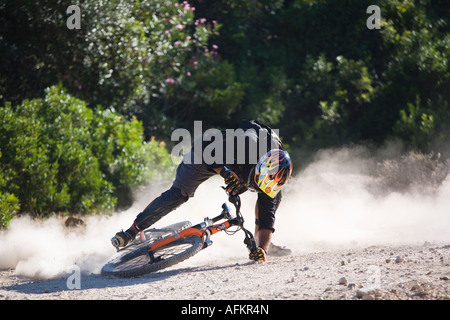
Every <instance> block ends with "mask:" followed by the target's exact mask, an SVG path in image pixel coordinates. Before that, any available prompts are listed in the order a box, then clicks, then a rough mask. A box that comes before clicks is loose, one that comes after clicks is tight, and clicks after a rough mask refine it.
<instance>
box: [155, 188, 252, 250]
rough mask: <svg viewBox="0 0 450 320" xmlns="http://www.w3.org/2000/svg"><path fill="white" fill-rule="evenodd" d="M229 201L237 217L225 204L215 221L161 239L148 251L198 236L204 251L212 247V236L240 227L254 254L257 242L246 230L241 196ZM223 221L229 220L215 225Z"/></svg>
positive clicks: (206, 219) (206, 220) (205, 220)
mask: <svg viewBox="0 0 450 320" xmlns="http://www.w3.org/2000/svg"><path fill="white" fill-rule="evenodd" d="M229 201H230V202H231V203H232V204H233V205H234V206H235V209H236V217H234V218H232V217H231V214H230V209H229V208H228V206H227V204H226V203H224V204H223V205H222V209H223V210H222V212H221V214H220V215H218V216H217V217H215V218H213V219H209V218H205V219H204V221H203V222H201V223H199V224H197V225H195V226H192V227H190V228H187V229H184V230H182V231H180V232H178V233H176V234H174V235H172V236H168V237H166V238H164V239H161V240H159V241H157V242H155V243H152V244H151V245H149V247H148V249H147V250H148V251H149V252H151V251H155V250H156V249H158V248H160V247H162V246H164V245H167V244H169V243H171V242H173V241H176V240H177V239H180V238H186V237H189V236H198V237H200V238H202V240H203V249H204V248H206V247H208V246H210V245H211V244H212V241H211V240H210V236H212V235H213V234H215V233H217V232H220V231H224V230H227V229H228V228H230V227H233V226H238V227H240V229H238V230H236V232H237V231H239V230H243V231H244V233H245V240H244V243H245V244H246V245H247V248H248V249H249V250H250V251H251V252H252V251H253V250H256V248H257V246H256V241H255V239H254V237H253V234H252V233H251V232H250V231H249V230H247V229H246V228H244V218H243V217H242V214H241V212H240V207H241V200H240V197H239V196H230V197H229ZM222 219H227V220H226V221H224V222H222V223H218V224H214V223H216V222H218V221H220V220H222Z"/></svg>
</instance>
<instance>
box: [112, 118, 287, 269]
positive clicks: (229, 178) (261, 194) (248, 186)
mask: <svg viewBox="0 0 450 320" xmlns="http://www.w3.org/2000/svg"><path fill="white" fill-rule="evenodd" d="M236 129H241V130H240V131H239V130H235V131H234V134H233V135H232V136H231V137H230V136H229V135H228V132H227V133H226V131H228V130H226V131H222V132H221V134H222V138H223V139H222V141H221V143H219V145H220V147H219V148H217V150H215V156H217V157H216V158H215V159H216V161H213V162H212V163H211V161H205V158H204V157H203V156H202V157H200V159H201V162H198V161H197V163H196V161H195V159H199V158H196V154H197V155H198V153H199V152H205V149H207V148H208V147H209V149H208V150H210V149H211V146H212V143H213V142H212V141H211V140H213V139H207V138H205V135H203V137H202V141H201V151H200V150H197V149H196V148H195V142H194V144H193V147H192V148H191V150H190V152H189V153H187V154H186V155H185V156H184V158H183V161H182V162H181V163H180V164H179V166H178V168H177V172H176V177H175V180H174V182H173V184H172V186H171V188H169V189H168V190H167V191H165V192H163V193H162V194H161V195H160V196H159V197H157V198H155V199H154V200H153V201H152V202H151V203H150V204H149V205H148V206H147V207H146V208H145V209H144V210H143V211H142V212H141V213H139V214H138V215H137V217H136V219H135V220H134V222H133V224H132V225H131V226H130V228H128V229H127V230H126V231H120V232H117V233H116V235H115V236H114V237H113V238H112V239H111V242H112V244H113V246H114V247H116V248H119V247H124V246H126V245H127V244H128V243H129V242H130V241H133V240H134V239H135V237H136V235H137V234H138V233H139V232H141V231H143V230H145V229H147V228H148V227H150V226H151V225H153V224H154V223H155V222H157V221H158V220H159V219H161V218H162V217H163V216H165V215H166V214H168V213H169V212H171V211H173V210H175V209H176V208H178V207H179V206H180V205H182V204H183V203H185V202H186V201H187V200H188V199H189V198H190V197H193V196H194V193H195V191H196V189H197V187H198V186H199V185H200V184H201V183H203V182H204V181H206V180H207V179H209V178H210V177H212V176H214V175H217V174H219V175H220V176H221V177H223V178H224V182H225V184H226V187H225V188H224V189H225V190H226V191H227V193H228V194H229V195H236V194H241V193H243V192H245V191H247V190H249V191H255V192H258V196H257V201H256V206H255V217H256V219H255V239H256V240H257V242H258V250H256V251H255V252H251V253H250V255H249V258H250V259H252V260H261V261H265V260H266V255H267V253H268V252H269V254H271V255H272V254H273V255H285V254H289V253H290V250H289V249H285V248H281V247H280V246H276V245H274V244H273V243H271V239H272V233H273V232H274V231H275V229H274V224H275V212H276V211H277V209H278V207H279V205H280V201H281V192H280V191H281V189H282V188H283V186H284V185H285V184H286V182H287V181H288V179H289V177H290V176H291V173H292V162H291V160H290V157H289V154H288V153H287V152H286V151H284V150H283V144H282V143H281V141H280V139H279V137H278V135H277V134H276V133H275V132H274V131H273V130H272V129H271V128H269V127H268V126H266V125H264V124H262V123H260V122H258V121H256V120H248V121H247V120H246V121H241V122H240V124H239V126H238V127H237V128H236ZM230 143H232V144H231V146H232V148H230V147H229V146H230ZM216 146H217V144H216ZM227 146H228V148H227ZM252 146H253V147H255V146H256V157H255V152H253V154H252V152H251V151H255V149H254V148H253V149H252V148H251V147H252ZM252 156H253V160H252ZM255 158H256V160H257V162H256V161H255V160H254V159H255ZM217 159H219V161H217ZM208 162H209V163H208ZM255 162H256V163H255Z"/></svg>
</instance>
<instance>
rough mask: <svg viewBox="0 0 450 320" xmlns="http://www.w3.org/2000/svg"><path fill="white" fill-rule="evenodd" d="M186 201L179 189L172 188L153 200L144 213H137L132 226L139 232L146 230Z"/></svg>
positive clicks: (186, 197)
mask: <svg viewBox="0 0 450 320" xmlns="http://www.w3.org/2000/svg"><path fill="white" fill-rule="evenodd" d="M188 199H189V197H188V196H187V195H183V192H182V191H181V190H180V189H178V188H174V187H172V188H170V189H169V190H167V191H165V192H163V193H162V194H161V195H160V196H159V197H157V198H156V199H155V200H153V201H152V202H151V203H150V204H149V205H148V206H147V208H145V209H144V211H142V212H141V213H139V214H138V216H137V217H136V220H135V221H134V224H135V226H136V227H137V228H138V229H140V230H144V229H147V228H148V227H150V226H151V225H152V224H154V223H155V222H157V221H158V220H159V219H161V218H162V217H164V216H165V215H166V214H168V213H169V212H171V211H173V210H175V209H176V208H178V207H179V206H180V205H182V204H183V203H185V202H186V201H187V200H188Z"/></svg>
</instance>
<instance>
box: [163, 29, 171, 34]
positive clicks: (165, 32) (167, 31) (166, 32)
mask: <svg viewBox="0 0 450 320" xmlns="http://www.w3.org/2000/svg"><path fill="white" fill-rule="evenodd" d="M171 32H172V29H169V30H166V31H164V34H169V33H171Z"/></svg>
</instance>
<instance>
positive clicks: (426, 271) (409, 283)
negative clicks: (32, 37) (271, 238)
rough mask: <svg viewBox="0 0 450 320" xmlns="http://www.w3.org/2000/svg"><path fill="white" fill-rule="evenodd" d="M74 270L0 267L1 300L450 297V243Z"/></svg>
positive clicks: (389, 298) (422, 298)
mask: <svg viewBox="0 0 450 320" xmlns="http://www.w3.org/2000/svg"><path fill="white" fill-rule="evenodd" d="M196 264H198V265H196ZM74 274H75V272H73V273H70V272H69V273H68V274H67V275H65V276H63V277H59V278H56V279H52V280H36V279H29V278H26V277H22V276H17V275H15V274H14V270H3V271H0V299H13V300H14V299H32V300H40V299H46V300H61V299H64V300H66V299H69V300H71V299H76V300H78V299H84V300H100V299H102V300H103V299H108V300H111V299H112V300H115V299H118V300H127V299H128V300H130V299H131V300H136V299H150V300H166V299H167V300H179V299H183V300H196V299H198V300H222V299H224V300H236V299H239V300H241V299H243V300H259V299H262V300H359V299H361V300H411V299H412V300H450V281H449V279H450V245H447V244H435V243H434V244H430V243H424V244H422V245H377V246H370V247H365V248H353V249H347V250H345V249H340V250H324V251H321V250H318V251H316V252H310V253H296V252H294V253H293V255H290V256H285V257H278V258H276V257H271V258H270V259H269V260H268V261H267V262H266V263H256V262H250V261H247V260H246V259H244V258H243V257H242V256H239V257H236V258H234V259H233V258H229V257H228V258H226V259H222V260H218V261H217V260H216V261H214V262H209V263H208V262H206V263H205V260H197V259H196V257H193V258H191V261H185V262H183V263H181V264H179V265H177V266H173V267H171V268H170V269H168V270H166V271H160V272H158V273H154V274H149V275H146V276H142V277H139V278H132V279H119V278H115V277H107V278H105V277H102V276H100V275H99V274H81V275H80V278H79V282H78V283H79V289H77V288H76V287H75V288H74V286H75V285H76V283H77V282H76V281H75V280H73V279H74V278H73V277H72V276H73V275H74ZM199 283H200V284H201V286H202V290H194V289H193V288H195V287H198V285H199Z"/></svg>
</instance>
